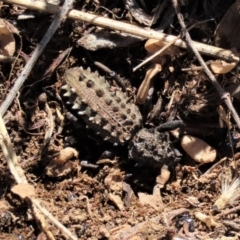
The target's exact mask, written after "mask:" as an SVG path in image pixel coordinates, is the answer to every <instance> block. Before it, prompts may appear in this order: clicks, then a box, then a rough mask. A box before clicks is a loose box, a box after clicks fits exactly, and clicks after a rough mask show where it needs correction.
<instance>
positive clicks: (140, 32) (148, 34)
mask: <svg viewBox="0 0 240 240" xmlns="http://www.w3.org/2000/svg"><path fill="white" fill-rule="evenodd" d="M3 2H5V3H9V4H17V5H21V6H24V7H26V8H29V9H33V10H38V11H42V12H48V13H52V14H55V13H56V12H58V9H59V8H58V7H57V6H55V5H52V4H47V3H45V2H40V1H34V2H33V1H32V0H3ZM68 17H69V18H71V19H75V20H80V21H84V22H88V23H91V24H95V25H97V26H100V27H103V28H109V29H113V30H116V31H120V32H123V33H128V34H131V35H135V36H139V37H142V38H147V39H150V38H151V39H158V40H162V41H165V42H167V43H169V42H172V41H173V40H175V38H176V36H173V35H167V34H164V33H160V32H157V31H154V30H152V29H145V28H142V27H138V26H135V25H132V24H129V23H124V22H120V21H116V20H113V19H109V18H106V17H100V16H97V15H94V14H90V13H86V12H82V11H77V10H71V11H70V12H69V13H68ZM193 43H194V45H195V47H196V49H197V50H198V51H199V52H201V53H202V54H206V55H209V56H212V57H215V58H222V59H224V60H226V61H239V57H237V56H236V55H234V53H233V52H232V51H230V50H225V49H222V48H218V47H214V46H210V45H207V44H203V43H199V42H194V41H193ZM174 45H175V46H178V47H181V48H188V44H187V43H186V42H185V41H183V40H181V39H177V41H175V43H174Z"/></svg>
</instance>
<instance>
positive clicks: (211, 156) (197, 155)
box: [181, 135, 217, 163]
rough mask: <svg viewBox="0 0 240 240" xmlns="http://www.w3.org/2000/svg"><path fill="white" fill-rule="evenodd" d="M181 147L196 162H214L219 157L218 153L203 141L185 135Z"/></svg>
mask: <svg viewBox="0 0 240 240" xmlns="http://www.w3.org/2000/svg"><path fill="white" fill-rule="evenodd" d="M181 146H182V148H183V149H184V151H185V152H186V153H187V154H188V155H189V156H190V157H191V158H192V159H193V160H195V161H196V162H199V163H209V162H213V161H214V160H215V158H216V156H217V151H216V150H215V149H214V148H212V147H211V146H210V145H208V144H207V143H206V142H204V141H203V140H201V139H199V138H197V137H193V136H190V135H185V136H183V138H182V139H181Z"/></svg>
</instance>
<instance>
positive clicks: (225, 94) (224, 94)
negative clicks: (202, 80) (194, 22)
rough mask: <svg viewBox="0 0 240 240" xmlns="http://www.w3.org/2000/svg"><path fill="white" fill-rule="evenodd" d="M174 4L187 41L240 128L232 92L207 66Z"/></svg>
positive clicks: (176, 5)
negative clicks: (226, 89) (220, 83)
mask: <svg viewBox="0 0 240 240" xmlns="http://www.w3.org/2000/svg"><path fill="white" fill-rule="evenodd" d="M172 4H173V7H174V8H175V11H176V14H177V17H178V21H179V24H180V26H181V27H182V31H183V33H184V35H185V38H186V41H187V43H188V45H189V47H190V48H191V49H192V51H193V52H194V54H195V55H196V57H197V59H198V61H199V63H200V64H201V66H202V67H203V70H204V72H205V73H206V75H207V76H208V77H209V79H210V81H211V82H212V84H213V86H214V87H215V88H216V90H217V91H218V93H219V95H220V97H221V98H222V99H223V100H224V102H225V104H226V105H227V107H228V109H229V111H230V112H231V114H232V117H233V118H234V120H235V122H236V124H237V126H238V128H239V129H240V119H239V117H238V114H237V112H236V110H235V108H234V107H233V105H232V101H231V98H230V94H229V93H228V92H225V91H224V89H223V88H222V87H221V86H220V85H219V83H218V81H217V80H216V78H215V77H214V75H213V74H212V72H211V71H210V70H209V68H208V67H207V64H206V63H205V62H204V60H203V58H202V57H201V55H200V54H199V51H198V49H197V48H196V46H195V43H194V42H193V41H192V39H191V37H190V35H189V33H188V31H187V28H186V25H185V23H184V20H183V16H182V14H181V13H180V10H179V6H178V2H177V0H172Z"/></svg>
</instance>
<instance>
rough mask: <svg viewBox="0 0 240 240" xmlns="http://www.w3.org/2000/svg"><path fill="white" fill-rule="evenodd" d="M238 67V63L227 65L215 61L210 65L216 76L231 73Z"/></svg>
mask: <svg viewBox="0 0 240 240" xmlns="http://www.w3.org/2000/svg"><path fill="white" fill-rule="evenodd" d="M236 65H237V63H236V62H232V63H227V62H225V61H223V60H215V61H212V62H211V63H210V67H211V69H212V71H213V72H214V73H216V74H225V73H228V72H230V71H231V70H232V69H233V68H235V67H236Z"/></svg>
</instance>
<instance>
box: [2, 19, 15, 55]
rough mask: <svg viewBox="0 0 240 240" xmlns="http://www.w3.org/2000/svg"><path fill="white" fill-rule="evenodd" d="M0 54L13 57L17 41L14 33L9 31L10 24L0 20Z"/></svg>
mask: <svg viewBox="0 0 240 240" xmlns="http://www.w3.org/2000/svg"><path fill="white" fill-rule="evenodd" d="M0 42H1V44H0V54H2V55H4V56H7V57H12V56H13V54H14V52H15V45H16V43H15V39H14V37H13V34H12V32H11V31H10V30H9V24H6V21H4V20H3V19H0Z"/></svg>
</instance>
